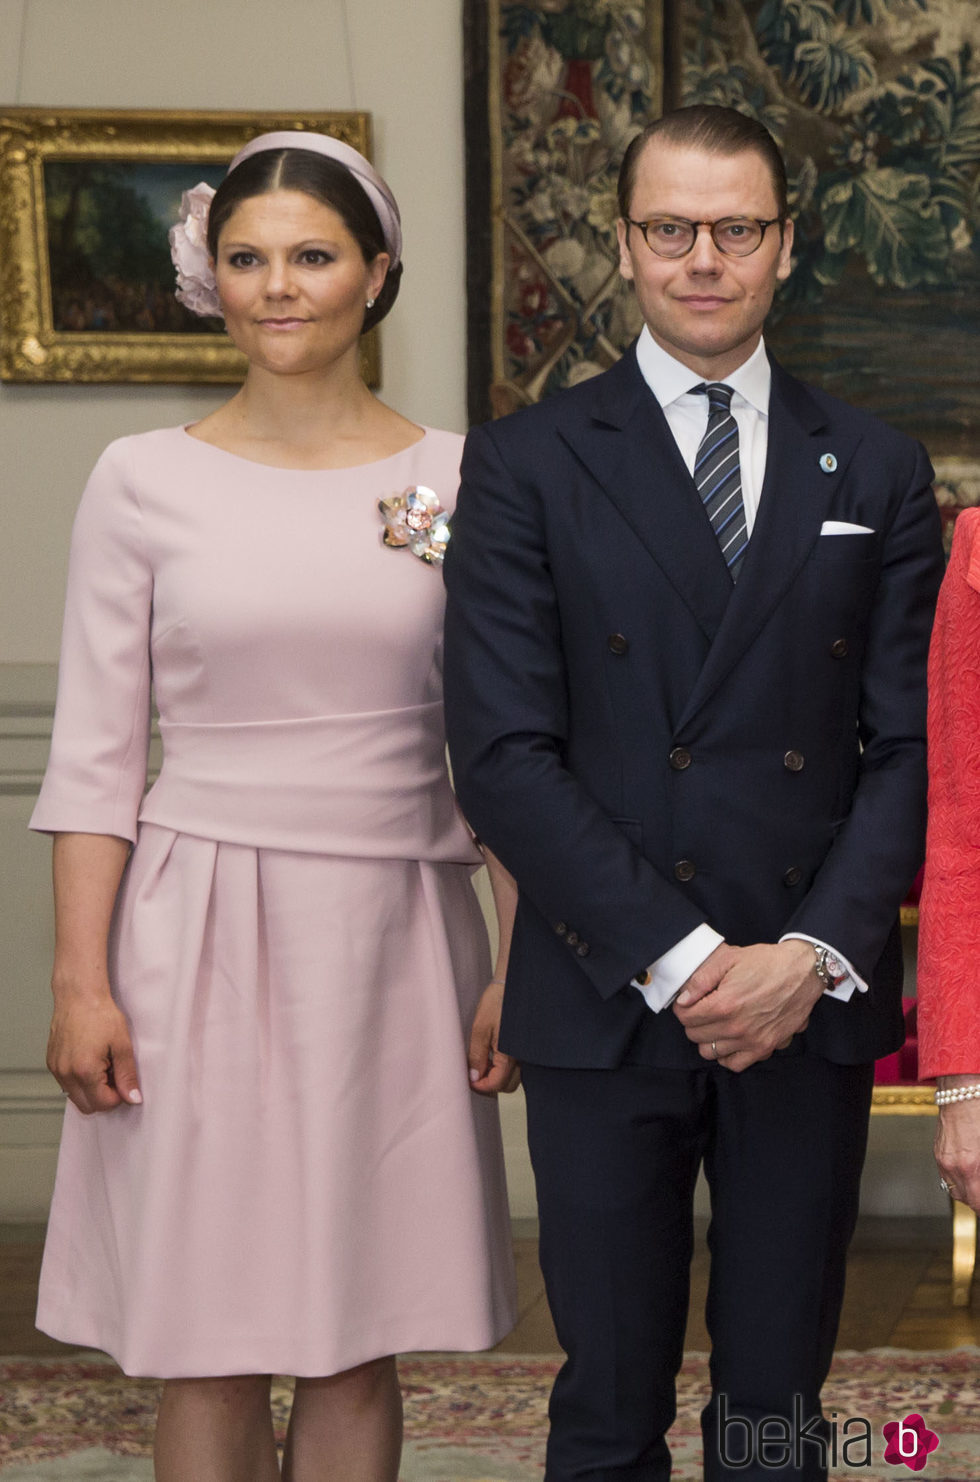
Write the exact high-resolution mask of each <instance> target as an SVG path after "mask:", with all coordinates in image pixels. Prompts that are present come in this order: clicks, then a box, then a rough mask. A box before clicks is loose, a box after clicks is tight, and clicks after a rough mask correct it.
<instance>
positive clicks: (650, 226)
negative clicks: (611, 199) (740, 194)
mask: <svg viewBox="0 0 980 1482" xmlns="http://www.w3.org/2000/svg"><path fill="white" fill-rule="evenodd" d="M624 220H625V222H626V225H627V226H635V227H636V229H637V231H640V232H642V233H643V240H644V242H646V244H647V246H648V247H649V249H650V251H651V252H655V253H656V254H657V256H658V257H686V256H687V254H688V253H689V252H690V251H691V250H692V249H693V247H694V244H695V242H696V241H697V239H698V228H699V227H702V226H706V227H708V228H709V229H710V231H711V240H712V242H714V244H715V246H716V247H717V248H718V251H719V252H723V253H724V254H725V256H726V257H751V255H752V253H753V252H757V251H758V249H759V248H760V247H761V246H762V239H763V237H764V236H765V234H766V229H767V227H770V226H775V225H776V223H777V222H779V229H780V232H782V223H783V218H782V217H781V216H773V217H771V218H770V219H769V220H768V221H759V220H758V218H757V217H754V216H723V217H722V219H721V220H720V221H688V220H686V218H685V217H683V216H651V217H650V219H649V221H633V220H632V219H631V218H630V217H629V216H627V217H624Z"/></svg>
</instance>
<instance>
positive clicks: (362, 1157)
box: [38, 824, 514, 1378]
mask: <svg viewBox="0 0 980 1482" xmlns="http://www.w3.org/2000/svg"><path fill="white" fill-rule="evenodd" d="M469 873H470V872H469V869H468V868H467V867H466V866H463V865H456V864H444V863H438V864H431V863H420V862H418V861H401V860H364V859H340V858H333V857H324V856H321V855H313V854H301V853H293V852H286V851H276V850H266V849H254V848H250V847H246V846H243V845H238V844H227V843H215V842H213V841H211V840H207V839H201V838H196V837H192V836H190V835H187V834H178V833H174V832H173V831H172V830H170V829H166V828H163V827H159V826H157V825H153V824H144V825H143V826H142V829H141V833H140V839H139V844H138V846H137V848H136V851H135V853H134V855H133V858H132V861H131V863H130V867H129V870H128V871H127V874H126V877H125V879H124V883H123V888H122V890H121V892H120V898H119V902H118V906H117V911H116V921H115V926H114V930H113V942H112V968H111V971H112V978H113V985H114V989H115V991H116V994H117V997H118V999H119V1002H120V1003H121V1005H122V1007H123V1009H124V1010H125V1012H126V1014H127V1015H128V1017H129V1020H130V1024H131V1026H132V1032H133V1039H134V1045H135V1050H136V1056H137V1061H138V1066H139V1073H140V1079H141V1085H142V1090H143V1097H144V1104H143V1106H142V1107H126V1108H120V1109H118V1110H116V1111H114V1112H111V1113H108V1114H103V1115H99V1116H95V1117H83V1116H82V1115H81V1114H80V1113H79V1112H77V1111H76V1110H75V1108H74V1107H73V1106H69V1107H68V1108H67V1112H66V1120H65V1127H64V1133H63V1139H62V1147H61V1154H60V1158H59V1164H58V1177H57V1184H56V1189H55V1196H54V1202H53V1206H52V1210H51V1218H50V1224H49V1231H48V1240H47V1245H46V1249H45V1257H44V1266H43V1271H42V1277H41V1292H40V1302H39V1308H38V1325H39V1327H41V1328H42V1329H43V1330H44V1331H45V1332H48V1333H50V1334H51V1335H52V1336H54V1337H56V1338H60V1339H61V1340H62V1341H64V1342H68V1343H75V1344H80V1345H85V1346H91V1347H95V1348H100V1349H104V1350H105V1351H106V1352H108V1353H110V1354H111V1355H112V1356H113V1358H115V1359H116V1361H117V1362H118V1363H119V1364H120V1366H121V1367H122V1368H123V1369H124V1370H125V1372H126V1373H128V1374H135V1375H153V1376H156V1377H160V1378H171V1377H192V1376H207V1375H218V1374H240V1373H269V1372H273V1373H283V1374H297V1375H324V1374H332V1373H337V1372H340V1371H341V1370H344V1369H347V1368H350V1367H352V1366H354V1365H356V1364H359V1363H362V1362H364V1361H366V1360H368V1359H371V1358H376V1357H380V1356H381V1355H384V1354H389V1353H398V1352H404V1351H408V1350H418V1349H463V1350H471V1349H482V1348H487V1347H489V1346H491V1345H492V1344H493V1343H495V1342H496V1341H498V1339H499V1338H501V1337H502V1336H503V1335H504V1333H506V1331H507V1330H508V1329H509V1327H511V1326H512V1324H513V1321H514V1282H513V1271H512V1264H511V1254H510V1228H509V1220H508V1212H507V1200H506V1190H505V1185H504V1172H503V1157H502V1151H501V1144H500V1131H499V1122H498V1116H497V1107H496V1103H495V1102H493V1101H487V1100H485V1099H482V1098H479V1097H477V1096H474V1095H473V1093H472V1092H471V1091H470V1089H469V1082H468V1075H467V1066H466V1055H465V1043H466V1034H467V1031H468V1027H469V1023H470V1019H471V1017H472V1013H473V1010H474V1007H475V1004H476V1001H477V999H478V997H479V994H480V992H481V990H482V988H483V986H484V984H485V983H486V981H487V978H488V976H489V961H488V955H487V945H486V935H485V931H484V927H483V922H482V918H481V914H480V910H479V906H478V904H477V901H476V898H475V896H474V894H473V891H472V888H471V885H470V881H469Z"/></svg>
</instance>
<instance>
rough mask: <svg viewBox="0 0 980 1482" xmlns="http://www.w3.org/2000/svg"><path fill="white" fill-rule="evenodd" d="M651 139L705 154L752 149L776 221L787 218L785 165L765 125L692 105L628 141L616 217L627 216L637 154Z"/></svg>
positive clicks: (733, 111) (744, 116)
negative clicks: (766, 178)
mask: <svg viewBox="0 0 980 1482" xmlns="http://www.w3.org/2000/svg"><path fill="white" fill-rule="evenodd" d="M651 139H659V140H662V141H663V143H664V144H679V145H682V146H684V147H685V148H687V149H703V150H704V151H705V152H706V153H707V154H722V155H732V154H741V153H743V151H747V150H752V151H753V152H754V153H755V154H758V155H761V156H762V158H763V160H764V161H765V163H766V165H767V167H768V169H769V174H770V176H771V177H772V184H773V189H774V190H775V192H776V202H777V205H778V208H779V217H780V220H785V218H786V217H787V216H788V215H789V202H788V199H787V185H786V165H785V163H784V161H783V157H782V155H781V154H780V152H779V145H778V144H777V143H776V141H775V139H774V138H773V137H772V135H771V134H770V132H769V130H768V129H767V128H766V127H765V125H764V124H761V123H759V122H758V121H757V120H756V119H754V118H749V117H748V115H747V114H744V113H739V112H737V110H736V109H734V108H720V107H717V106H715V105H713V104H710V103H695V104H693V105H692V106H691V107H689V108H675V109H674V110H673V112H672V113H665V114H664V115H663V117H662V118H657V119H654V121H653V122H652V123H648V124H647V126H646V128H644V129H641V131H640V133H638V134H637V136H636V138H635V139H632V140H631V141H630V143H629V145H628V147H627V150H626V153H625V154H624V155H623V163H622V164H621V165H620V167H619V184H618V186H617V197H618V200H619V214H620V216H623V217H627V216H629V214H630V202H631V199H632V196H633V187H634V185H635V184H636V171H637V166H638V165H639V161H640V155H641V154H642V152H643V150H644V149H645V148H646V145H647V143H648V142H649V141H650V140H651Z"/></svg>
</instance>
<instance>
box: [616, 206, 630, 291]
mask: <svg viewBox="0 0 980 1482" xmlns="http://www.w3.org/2000/svg"><path fill="white" fill-rule="evenodd" d="M629 230H630V229H629V223H628V222H625V221H624V220H623V218H622V217H620V218H619V220H618V221H617V222H616V237H617V240H618V242H619V276H620V277H621V278H625V279H626V281H627V283H632V281H633V259H632V257H631V256H630V248H629Z"/></svg>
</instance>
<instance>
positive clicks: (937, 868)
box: [917, 510, 980, 1077]
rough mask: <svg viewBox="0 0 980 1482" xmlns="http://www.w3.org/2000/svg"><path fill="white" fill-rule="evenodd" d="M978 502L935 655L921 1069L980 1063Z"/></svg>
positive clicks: (956, 1069)
mask: <svg viewBox="0 0 980 1482" xmlns="http://www.w3.org/2000/svg"><path fill="white" fill-rule="evenodd" d="M978 565H980V510H968V511H966V512H965V513H964V514H962V515H960V517H959V519H958V520H957V523H956V533H955V538H954V540H953V553H952V557H951V559H950V564H949V570H948V572H947V573H946V579H945V581H944V582H943V588H942V592H941V594H940V598H939V606H938V609H937V612H936V626H935V628H934V630H933V638H932V648H931V651H930V655H929V827H928V834H927V840H926V871H925V877H924V884H923V890H922V900H921V902H920V908H919V921H920V925H919V970H918V988H917V993H918V1001H919V1002H918V1031H919V1073H920V1075H921V1076H923V1077H928V1076H936V1075H958V1074H975V1073H977V1072H980V746H978V744H977V738H978V737H980V570H978Z"/></svg>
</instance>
